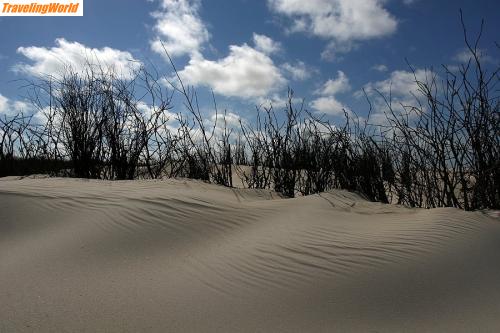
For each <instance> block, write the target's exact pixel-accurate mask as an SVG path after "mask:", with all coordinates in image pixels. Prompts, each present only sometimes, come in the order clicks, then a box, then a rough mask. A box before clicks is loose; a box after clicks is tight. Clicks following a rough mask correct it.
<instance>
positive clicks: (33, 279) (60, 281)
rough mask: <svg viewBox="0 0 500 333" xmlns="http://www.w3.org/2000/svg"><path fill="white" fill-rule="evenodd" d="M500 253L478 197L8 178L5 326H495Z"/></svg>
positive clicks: (2, 240)
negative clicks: (390, 197)
mask: <svg viewBox="0 0 500 333" xmlns="http://www.w3.org/2000/svg"><path fill="white" fill-rule="evenodd" d="M499 259H500V221H498V220H495V219H493V218H490V217H487V216H485V215H484V214H482V213H480V212H475V213H466V212H462V211H459V210H455V209H435V210H416V209H407V208H403V207H398V206H390V205H381V204H377V203H369V202H366V201H364V200H363V199H361V198H360V197H358V196H356V195H355V194H352V193H348V192H343V191H336V192H332V193H324V194H322V195H314V196H310V197H303V198H296V199H280V198H279V197H277V196H276V195H273V194H272V193H269V192H268V191H251V190H236V189H226V188H221V187H218V186H214V185H207V184H204V183H200V182H196V181H184V180H168V181H131V182H105V181H83V180H74V179H22V180H18V179H15V178H4V179H0V332H17V331H53V332H74V331H91V332H109V331H118V332H120V331H158V332H170V331H171V332H179V331H200V332H209V331H212V332H236V331H245V332H278V331H283V332H332V331H339V332H345V331H356V332H390V331H393V332H444V331H450V332H473V331H474V332H497V331H500V260H499Z"/></svg>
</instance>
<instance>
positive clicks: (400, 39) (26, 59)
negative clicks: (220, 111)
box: [0, 0, 500, 118]
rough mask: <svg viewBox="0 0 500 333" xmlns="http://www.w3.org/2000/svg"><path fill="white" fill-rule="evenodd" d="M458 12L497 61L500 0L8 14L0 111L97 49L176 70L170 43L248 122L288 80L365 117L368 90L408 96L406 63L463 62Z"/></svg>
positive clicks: (267, 3)
mask: <svg viewBox="0 0 500 333" xmlns="http://www.w3.org/2000/svg"><path fill="white" fill-rule="evenodd" d="M118 3H119V4H120V6H119V7H117V4H118ZM460 8H462V10H463V12H464V15H465V21H466V23H467V26H468V29H469V32H470V34H471V35H474V34H475V33H477V31H478V28H479V25H480V21H481V19H482V18H484V19H485V22H486V25H485V30H484V34H483V38H482V44H481V45H482V51H481V52H482V54H483V57H484V60H485V62H486V63H488V64H490V65H495V64H498V61H499V59H498V49H497V48H496V47H495V44H494V42H495V41H497V42H498V41H499V39H498V32H499V31H500V2H499V1H496V0H482V1H463V0H458V1H450V0H440V1H436V0H308V1H304V0H302V1H299V0H254V1H251V0H232V1H228V0H224V1H223V0H210V1H208V0H153V1H147V0H123V1H119V2H117V1H116V0H99V1H97V0H85V2H84V16H83V17H1V18H0V45H1V46H0V73H1V74H0V113H9V112H10V113H11V112H13V111H16V110H23V109H24V110H28V109H29V106H28V105H27V104H26V100H25V99H24V97H23V96H25V91H23V89H21V86H22V83H21V82H20V81H17V80H18V79H22V78H31V77H34V76H36V75H38V74H44V73H52V72H54V71H57V69H58V64H59V63H60V60H57V59H65V61H66V60H67V61H69V62H72V63H74V64H75V65H76V66H78V63H79V62H80V61H81V57H82V54H86V53H89V54H93V55H95V56H96V57H101V58H103V59H105V61H104V62H105V63H106V64H109V65H111V64H112V65H113V66H114V67H115V68H116V69H117V70H119V71H120V72H121V73H123V74H124V75H127V74H126V73H127V71H128V70H129V67H130V66H131V64H134V63H135V64H138V63H140V62H142V63H148V62H152V63H154V64H155V66H156V67H157V68H158V69H159V70H160V71H161V72H163V73H164V74H165V75H166V76H167V77H168V76H170V75H171V68H170V66H169V65H168V63H167V61H166V59H165V57H164V55H163V54H162V52H161V48H160V47H159V44H158V42H157V41H159V40H162V41H163V42H164V43H165V45H166V46H167V50H168V51H169V52H170V53H171V55H172V56H173V59H174V62H175V64H176V66H177V68H178V69H179V71H180V74H181V76H182V77H183V79H184V81H185V82H186V83H188V84H190V85H193V86H195V87H196V88H197V89H198V91H199V92H200V96H201V97H202V98H204V97H207V93H208V91H209V90H210V89H211V90H213V91H214V92H215V94H216V97H217V100H218V102H219V106H220V107H221V108H227V109H228V111H229V112H232V113H235V114H238V115H240V116H242V117H245V118H251V117H252V116H253V114H254V112H255V111H254V110H255V107H254V106H255V105H256V104H259V105H260V104H263V103H264V104H266V103H269V101H271V102H273V103H274V105H275V107H278V108H279V107H281V106H282V104H283V98H284V97H285V96H286V91H287V87H291V88H293V89H294V90H295V92H296V97H300V98H305V101H306V104H305V105H306V107H307V109H309V110H311V111H313V112H317V113H325V114H327V115H328V116H329V117H332V118H335V117H339V116H340V115H341V114H342V109H348V110H353V111H355V112H356V113H358V114H361V115H363V114H364V113H365V112H366V110H367V104H366V102H365V100H364V98H362V97H361V96H360V93H359V92H360V91H361V89H362V88H365V89H366V90H367V91H368V92H369V93H370V92H372V98H373V99H376V98H377V97H376V95H375V94H374V93H373V91H375V90H379V91H381V92H386V93H388V92H389V88H390V89H391V92H392V94H393V96H394V98H395V99H396V100H398V101H406V100H408V99H409V98H410V96H411V95H410V94H409V92H410V91H411V90H412V89H414V85H413V84H412V82H411V81H412V76H411V75H410V73H409V72H408V70H409V68H408V65H407V64H406V61H405V59H408V61H409V62H410V63H411V64H412V66H414V68H415V69H416V71H417V72H416V73H417V75H418V76H419V78H424V77H425V75H428V74H429V73H430V72H429V69H430V68H431V67H432V66H433V67H434V68H435V70H436V71H438V70H437V69H439V66H440V65H441V64H446V65H450V66H451V67H452V68H454V66H457V65H458V64H459V63H460V62H463V61H466V60H467V57H468V54H467V53H465V52H464V43H463V36H462V31H461V26H460V20H459V9H460ZM56 58H57V59H56ZM130 60H135V62H134V63H132V62H131V61H130ZM132 66H134V65H132ZM426 69H427V71H426ZM206 100H207V101H209V99H206ZM203 109H204V110H207V111H206V112H207V113H209V112H210V111H209V110H210V103H208V102H207V104H206V105H203Z"/></svg>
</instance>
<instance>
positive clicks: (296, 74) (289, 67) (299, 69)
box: [280, 61, 314, 81]
mask: <svg viewBox="0 0 500 333" xmlns="http://www.w3.org/2000/svg"><path fill="white" fill-rule="evenodd" d="M280 67H281V68H282V70H283V71H284V72H285V73H286V74H288V75H289V76H290V77H291V78H292V79H293V80H295V81H303V80H307V79H308V78H310V77H311V75H312V73H313V72H314V70H313V69H311V68H308V66H307V65H306V64H305V63H304V62H303V61H297V62H295V63H289V62H286V63H284V64H282V65H281V66H280Z"/></svg>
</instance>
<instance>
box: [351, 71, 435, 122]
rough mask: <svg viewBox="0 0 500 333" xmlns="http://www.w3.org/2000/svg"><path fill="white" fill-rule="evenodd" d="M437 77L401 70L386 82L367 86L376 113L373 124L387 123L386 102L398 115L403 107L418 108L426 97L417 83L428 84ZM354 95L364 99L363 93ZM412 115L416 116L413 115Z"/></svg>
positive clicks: (430, 74) (370, 83) (432, 73)
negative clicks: (432, 78)
mask: <svg viewBox="0 0 500 333" xmlns="http://www.w3.org/2000/svg"><path fill="white" fill-rule="evenodd" d="M435 75H436V74H435V73H434V72H432V71H427V70H424V69H416V70H415V72H414V73H413V72H411V71H401V70H400V71H393V72H392V73H391V74H390V75H389V77H388V78H387V79H385V80H381V81H376V82H369V83H367V84H365V86H364V90H365V92H366V95H367V96H368V98H369V99H370V102H371V104H372V107H373V111H374V113H373V114H372V115H371V117H370V118H371V122H372V123H377V124H381V123H385V122H386V121H387V119H386V116H385V111H387V105H386V102H390V103H391V105H392V107H393V111H394V112H396V113H398V112H401V111H405V110H403V108H401V105H403V106H418V105H419V102H423V100H424V97H423V96H422V95H421V93H420V91H419V86H418V84H417V81H418V82H423V83H427V82H429V79H430V78H431V77H433V76H435ZM354 95H355V96H356V97H358V98H362V97H364V93H363V91H357V92H356V93H355V94H354ZM389 97H390V100H389ZM422 107H423V108H424V110H425V103H423V104H422ZM405 112H406V111H405ZM412 115H414V114H413V113H412Z"/></svg>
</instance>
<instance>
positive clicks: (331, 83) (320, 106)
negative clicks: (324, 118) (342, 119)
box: [310, 71, 351, 115]
mask: <svg viewBox="0 0 500 333" xmlns="http://www.w3.org/2000/svg"><path fill="white" fill-rule="evenodd" d="M350 89H351V85H350V84H349V78H348V77H347V75H345V73H344V72H342V71H338V72H337V77H336V78H334V79H329V80H327V81H326V82H325V83H324V84H323V85H322V86H321V88H320V89H318V90H316V91H315V92H314V93H315V94H316V95H321V96H320V97H318V98H316V99H314V100H312V101H311V104H310V105H311V107H312V108H313V109H314V110H316V111H317V112H321V113H325V114H330V115H342V114H344V110H345V111H346V112H349V108H348V107H347V106H345V105H344V104H343V103H342V102H340V101H339V100H338V99H337V97H336V95H337V94H341V93H345V92H347V91H349V90H350Z"/></svg>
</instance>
